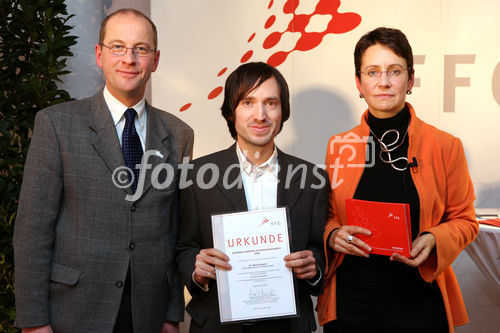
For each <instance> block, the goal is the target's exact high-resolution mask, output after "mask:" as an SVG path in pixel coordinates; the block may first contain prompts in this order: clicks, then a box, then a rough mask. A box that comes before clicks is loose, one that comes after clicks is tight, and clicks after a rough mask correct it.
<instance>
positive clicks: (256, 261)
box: [212, 207, 298, 323]
mask: <svg viewBox="0 0 500 333" xmlns="http://www.w3.org/2000/svg"><path fill="white" fill-rule="evenodd" d="M212 232H213V239H214V248H216V249H218V250H221V251H222V252H224V253H225V254H226V255H227V256H228V257H229V263H230V264H231V267H232V269H231V270H230V271H223V270H219V269H216V275H217V289H218V298H219V312H220V321H221V323H234V322H241V321H252V320H263V319H274V318H277V317H279V318H283V317H296V316H297V315H298V311H297V308H298V307H297V303H296V298H295V283H294V277H293V273H292V270H291V269H289V268H287V267H286V266H285V261H284V260H283V257H285V256H286V255H287V254H290V233H289V223H288V212H287V209H286V207H281V208H275V209H265V210H256V211H248V212H239V213H229V214H220V215H212Z"/></svg>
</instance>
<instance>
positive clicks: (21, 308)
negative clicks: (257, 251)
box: [14, 93, 193, 333]
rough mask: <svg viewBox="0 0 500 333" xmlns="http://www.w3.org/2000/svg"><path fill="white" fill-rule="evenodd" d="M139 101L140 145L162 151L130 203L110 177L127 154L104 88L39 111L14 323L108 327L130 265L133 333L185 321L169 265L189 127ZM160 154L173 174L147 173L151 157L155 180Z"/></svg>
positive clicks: (22, 219)
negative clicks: (142, 115)
mask: <svg viewBox="0 0 500 333" xmlns="http://www.w3.org/2000/svg"><path fill="white" fill-rule="evenodd" d="M146 107H147V109H148V112H149V113H148V120H147V133H146V151H148V150H150V149H155V150H158V151H159V152H160V154H158V155H156V156H152V157H150V158H149V162H150V163H151V164H152V167H151V168H150V169H149V170H148V171H147V173H146V177H145V185H144V192H143V194H142V196H141V197H140V198H139V199H138V200H136V201H135V202H130V201H127V200H125V196H126V195H127V194H130V192H129V189H123V188H119V187H117V186H116V185H115V184H114V182H113V178H112V176H113V171H114V170H116V169H117V168H118V167H121V166H124V165H125V163H124V160H123V155H122V151H121V147H120V143H119V141H118V136H117V134H116V129H115V126H114V124H113V120H112V118H111V114H110V112H109V110H108V108H107V105H106V103H105V101H104V98H103V95H102V93H99V94H97V95H95V96H92V97H89V98H86V99H83V100H79V101H73V102H68V103H63V104H58V105H55V106H52V107H50V108H47V109H45V110H42V111H40V112H39V113H38V114H37V117H36V121H35V129H34V134H33V138H32V140H31V144H30V149H29V153H28V157H27V160H26V165H25V173H24V178H23V184H22V189H21V196H20V200H19V209H18V214H17V219H16V223H15V230H14V259H15V273H16V285H15V291H16V312H17V316H16V321H15V325H16V326H18V327H33V326H40V325H45V324H50V325H52V328H53V329H54V330H55V332H56V333H57V332H64V333H66V332H82V333H83V332H85V333H89V332H99V333H102V332H112V330H113V326H114V323H115V320H116V317H117V314H118V309H119V306H120V300H121V295H122V291H123V284H124V281H125V278H126V273H127V268H128V267H129V264H130V267H131V274H132V275H131V276H132V286H131V292H132V316H133V322H134V330H135V332H160V329H161V326H162V323H163V321H164V320H173V321H179V320H182V318H183V305H184V299H183V295H182V290H181V288H180V283H179V280H178V277H177V274H176V273H175V268H174V267H175V260H174V257H175V253H174V249H175V241H176V237H177V231H178V190H177V188H178V169H177V166H178V164H179V163H180V162H181V161H182V159H183V157H191V153H192V145H193V131H192V129H191V128H190V127H189V126H188V125H186V124H185V123H184V122H182V121H181V120H179V119H178V118H176V117H175V116H173V115H171V114H168V113H166V112H163V111H161V110H158V109H155V108H153V107H151V106H150V105H148V104H147V105H146ZM159 155H162V156H163V157H160V156H159ZM162 163H166V164H170V165H171V166H172V167H173V169H174V170H175V172H174V173H175V174H174V178H173V179H174V181H172V182H171V184H170V185H169V186H167V187H166V188H162V189H158V187H155V186H152V183H151V175H152V174H154V172H153V170H154V169H155V167H157V166H158V168H157V169H156V170H157V171H160V170H161V172H159V173H158V172H156V175H157V176H158V178H159V181H160V183H161V182H162V180H165V179H167V170H169V169H168V168H165V167H162ZM163 165H164V164H163ZM170 170H172V168H170Z"/></svg>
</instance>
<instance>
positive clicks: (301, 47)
mask: <svg viewBox="0 0 500 333" xmlns="http://www.w3.org/2000/svg"><path fill="white" fill-rule="evenodd" d="M300 1H301V0H287V1H286V2H285V4H284V5H283V13H284V14H291V15H292V19H291V20H290V22H289V23H288V26H287V28H286V29H285V30H284V31H273V32H271V33H270V34H269V35H268V36H267V37H266V38H265V39H264V42H263V43H262V47H263V48H264V49H265V50H268V49H271V48H273V47H275V46H276V45H277V44H278V43H279V42H280V40H281V37H282V36H283V35H284V34H285V33H287V32H294V33H297V32H298V33H300V38H299V39H298V40H297V42H296V43H295V46H294V47H293V48H292V49H291V50H288V51H286V50H280V51H276V52H274V53H273V54H271V56H270V57H269V58H268V59H267V63H268V64H269V65H271V66H274V67H278V66H279V65H281V64H282V63H284V62H285V61H286V59H287V58H288V56H289V55H290V53H292V52H294V51H310V50H312V49H314V48H316V47H317V46H318V45H320V44H321V42H322V41H323V37H325V36H326V35H328V34H342V33H346V32H349V31H351V30H353V29H354V28H356V27H357V26H358V25H359V24H360V23H361V16H360V15H359V14H357V13H339V12H338V9H339V7H340V0H319V1H318V3H317V5H316V8H315V9H314V11H313V12H312V13H311V14H295V11H296V10H297V8H298V6H299V4H300ZM273 4H274V0H270V1H269V4H268V6H267V9H271V8H272V6H273ZM315 15H331V16H332V18H331V19H330V21H329V22H328V25H327V27H326V29H325V30H324V31H322V32H306V31H305V30H306V27H307V25H308V24H309V21H310V20H311V18H312V17H313V16H315ZM275 22H276V16H275V15H271V16H269V17H268V19H267V20H266V22H265V23H264V28H265V29H269V28H271V27H272V26H273V25H274V23H275ZM254 37H255V32H254V33H253V34H252V35H251V36H250V38H248V40H247V43H250V42H251V41H252V40H253V39H254ZM252 55H253V50H249V51H247V52H245V54H243V56H242V57H241V59H240V62H241V63H245V62H247V61H248V60H250V58H251V57H252ZM226 71H227V67H224V68H223V69H221V70H220V71H219V73H218V74H217V76H218V77H220V76H222V75H223V74H224V73H225V72H226ZM223 90H224V88H223V87H221V86H219V87H217V88H215V89H213V90H212V91H211V92H210V93H209V94H208V96H207V98H208V99H210V100H211V99H214V98H216V97H217V96H219V95H220V94H221V93H222V91H223ZM191 105H192V104H191V103H187V104H185V105H184V106H183V107H181V108H180V110H179V111H181V112H182V111H186V110H187V109H189V108H190V107H191Z"/></svg>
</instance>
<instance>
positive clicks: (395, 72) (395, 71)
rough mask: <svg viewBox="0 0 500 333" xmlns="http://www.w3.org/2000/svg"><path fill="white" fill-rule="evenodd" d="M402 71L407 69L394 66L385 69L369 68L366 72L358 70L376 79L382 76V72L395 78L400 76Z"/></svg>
mask: <svg viewBox="0 0 500 333" xmlns="http://www.w3.org/2000/svg"><path fill="white" fill-rule="evenodd" d="M404 71H408V69H403V68H399V67H395V68H389V69H388V70H386V71H381V70H378V69H370V70H369V71H366V72H363V71H359V72H360V73H362V74H365V75H366V76H368V78H370V79H372V80H378V79H380V77H381V76H382V73H386V74H387V77H388V78H389V79H397V78H399V77H401V74H403V72H404Z"/></svg>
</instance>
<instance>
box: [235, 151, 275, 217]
mask: <svg viewBox="0 0 500 333" xmlns="http://www.w3.org/2000/svg"><path fill="white" fill-rule="evenodd" d="M236 153H237V155H238V160H239V161H240V168H241V178H242V180H243V188H244V189H245V198H246V199H247V207H248V210H258V209H268V208H276V206H277V197H278V170H279V166H278V151H277V149H276V147H274V152H273V154H272V155H271V157H269V159H268V160H267V161H265V162H264V163H262V164H261V165H258V166H257V165H254V164H252V163H251V162H250V161H248V160H247V158H246V157H245V154H243V152H242V151H241V149H240V146H239V145H238V144H236Z"/></svg>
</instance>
